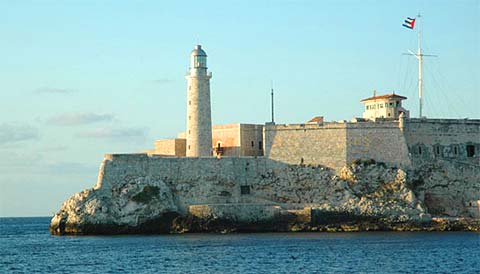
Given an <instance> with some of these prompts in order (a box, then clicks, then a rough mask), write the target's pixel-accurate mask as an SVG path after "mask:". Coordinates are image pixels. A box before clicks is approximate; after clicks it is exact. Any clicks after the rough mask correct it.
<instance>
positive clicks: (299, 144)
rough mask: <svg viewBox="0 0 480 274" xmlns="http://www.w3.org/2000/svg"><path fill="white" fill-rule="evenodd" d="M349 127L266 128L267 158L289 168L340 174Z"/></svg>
mask: <svg viewBox="0 0 480 274" xmlns="http://www.w3.org/2000/svg"><path fill="white" fill-rule="evenodd" d="M346 127H347V126H346V124H345V123H325V124H297V125H266V126H265V129H264V139H265V140H264V143H265V156H266V157H268V158H270V159H272V160H275V161H279V162H283V163H288V164H313V165H323V166H326V167H329V168H333V169H337V170H338V169H340V168H342V167H343V166H344V165H345V164H346V159H347V157H346V155H347V147H346V138H347V131H346Z"/></svg>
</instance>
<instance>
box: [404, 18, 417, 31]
mask: <svg viewBox="0 0 480 274" xmlns="http://www.w3.org/2000/svg"><path fill="white" fill-rule="evenodd" d="M402 26H404V27H406V28H409V29H413V27H414V26H415V18H410V17H407V19H405V24H402Z"/></svg>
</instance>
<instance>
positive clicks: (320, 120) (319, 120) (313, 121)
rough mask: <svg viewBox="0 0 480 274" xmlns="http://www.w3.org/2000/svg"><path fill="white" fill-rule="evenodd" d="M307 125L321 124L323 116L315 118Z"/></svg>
mask: <svg viewBox="0 0 480 274" xmlns="http://www.w3.org/2000/svg"><path fill="white" fill-rule="evenodd" d="M307 123H323V116H315V117H313V118H312V120H310V121H308V122H307Z"/></svg>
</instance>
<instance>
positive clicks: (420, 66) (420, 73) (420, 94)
mask: <svg viewBox="0 0 480 274" xmlns="http://www.w3.org/2000/svg"><path fill="white" fill-rule="evenodd" d="M421 17H422V15H420V14H418V15H417V18H416V20H417V21H416V22H417V23H416V25H417V26H418V49H417V53H414V52H412V51H411V50H409V51H408V52H409V53H406V54H407V55H413V56H415V57H416V58H417V60H418V107H419V112H418V113H419V114H418V115H419V117H420V118H422V117H423V57H425V56H427V57H437V56H436V55H429V54H423V52H422V28H421V27H422V26H421V24H420V19H421Z"/></svg>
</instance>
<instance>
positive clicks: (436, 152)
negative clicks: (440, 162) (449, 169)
mask: <svg viewBox="0 0 480 274" xmlns="http://www.w3.org/2000/svg"><path fill="white" fill-rule="evenodd" d="M435 154H437V155H440V147H439V146H436V147H435Z"/></svg>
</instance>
